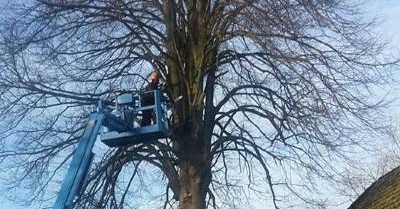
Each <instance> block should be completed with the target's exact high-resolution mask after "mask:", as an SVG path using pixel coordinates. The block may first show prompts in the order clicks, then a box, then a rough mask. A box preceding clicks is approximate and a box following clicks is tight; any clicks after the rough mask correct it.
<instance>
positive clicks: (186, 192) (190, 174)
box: [179, 137, 211, 209]
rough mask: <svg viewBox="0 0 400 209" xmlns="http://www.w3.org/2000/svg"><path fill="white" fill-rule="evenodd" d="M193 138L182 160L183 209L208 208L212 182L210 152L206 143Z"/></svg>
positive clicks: (185, 149)
mask: <svg viewBox="0 0 400 209" xmlns="http://www.w3.org/2000/svg"><path fill="white" fill-rule="evenodd" d="M196 138H197V137H196ZM196 138H194V139H193V138H192V139H191V140H188V139H186V140H188V141H186V142H187V143H186V145H187V146H183V147H182V148H183V149H181V151H182V152H184V154H183V156H182V158H181V159H180V168H181V170H180V179H179V181H180V194H179V205H180V207H181V208H182V209H203V208H206V195H207V189H208V186H209V184H210V180H211V166H210V165H209V163H208V160H207V159H208V157H207V156H208V154H209V150H208V148H207V146H204V145H205V143H204V141H201V140H200V139H196Z"/></svg>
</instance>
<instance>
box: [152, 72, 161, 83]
mask: <svg viewBox="0 0 400 209" xmlns="http://www.w3.org/2000/svg"><path fill="white" fill-rule="evenodd" d="M158 79H160V74H159V73H158V72H156V71H154V72H152V73H151V74H150V80H152V81H158Z"/></svg>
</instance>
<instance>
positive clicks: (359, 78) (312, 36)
mask: <svg viewBox="0 0 400 209" xmlns="http://www.w3.org/2000/svg"><path fill="white" fill-rule="evenodd" d="M10 8H12V9H11V11H12V12H11V14H10V15H9V16H8V17H7V18H6V19H4V20H3V23H2V31H3V32H2V39H1V40H2V42H1V59H2V60H1V61H2V62H1V68H0V73H1V74H0V100H1V103H0V117H1V122H0V124H1V127H2V129H1V132H0V134H1V139H0V140H1V143H2V144H3V145H4V146H2V148H1V150H0V151H1V154H0V159H1V162H2V166H3V167H4V168H8V169H5V171H6V172H7V173H10V172H12V174H13V175H15V179H14V180H15V182H14V183H15V184H14V185H13V186H19V187H21V186H22V185H25V186H26V185H27V186H28V187H29V188H30V189H31V190H32V192H33V193H32V194H35V195H33V196H31V197H32V199H30V200H31V201H33V200H37V198H41V197H43V194H44V193H43V192H44V191H48V189H49V188H51V186H49V185H51V184H52V182H54V180H55V179H57V176H58V175H60V174H59V173H62V172H61V171H62V170H63V168H64V167H65V166H66V165H65V164H66V163H65V162H66V161H67V159H69V158H70V156H71V152H72V150H73V147H74V145H75V144H76V142H77V140H78V139H79V135H80V133H81V130H82V128H83V127H84V125H85V124H84V123H85V119H86V117H87V116H88V114H89V113H90V111H91V109H92V108H93V105H95V104H96V101H97V100H98V99H99V98H102V99H106V100H110V99H112V92H113V91H114V90H116V89H121V88H129V89H139V88H141V86H142V85H143V84H144V83H145V78H146V75H147V74H148V73H149V72H150V70H151V69H156V70H158V71H160V72H161V74H162V75H163V78H164V79H165V82H166V93H167V94H168V97H169V98H170V100H171V101H174V100H175V99H177V98H178V97H180V96H183V99H182V100H179V102H177V103H175V104H172V109H171V111H172V117H171V120H170V123H171V127H172V129H171V135H170V137H169V138H168V139H161V140H158V141H153V142H149V143H144V144H140V145H136V146H130V147H121V148H117V149H110V150H108V151H106V152H105V154H104V156H101V159H100V160H98V161H97V162H96V165H95V166H94V169H93V170H92V171H91V173H90V177H89V179H88V183H87V184H86V185H85V193H84V194H82V196H81V199H80V201H79V202H78V203H77V204H78V205H77V206H76V207H77V208H134V207H135V205H136V206H137V204H136V203H135V202H132V200H134V199H135V198H139V199H140V198H143V197H141V195H143V194H147V192H148V193H150V194H151V193H152V192H151V191H150V190H147V191H146V189H145V188H146V187H147V188H149V186H150V185H148V183H149V182H150V181H149V179H147V180H146V178H148V177H149V174H156V175H155V176H157V174H158V175H159V176H161V177H162V179H158V180H160V185H162V186H164V187H165V188H164V189H162V192H161V194H163V196H162V197H157V198H155V199H159V200H161V201H162V202H161V203H160V206H159V207H164V208H174V207H178V206H179V207H180V208H183V209H199V208H243V207H250V206H248V204H249V202H251V199H253V198H255V197H258V199H259V200H268V201H269V202H270V204H271V205H272V206H273V207H275V208H284V207H290V204H289V203H288V202H289V201H287V199H288V198H290V199H292V200H298V201H301V202H304V203H306V204H309V207H315V208H318V207H322V205H323V202H320V201H318V200H316V199H314V198H312V197H310V196H307V195H306V193H307V192H305V191H307V190H308V191H313V190H314V189H315V188H318V186H316V185H315V179H316V178H321V179H330V180H332V181H335V180H337V179H338V178H336V175H339V174H340V173H339V172H338V170H337V167H336V165H335V164H334V163H332V162H348V161H349V160H350V159H349V157H350V156H349V154H348V153H349V151H350V150H351V149H352V148H353V147H354V146H359V145H360V144H361V145H363V146H366V144H365V143H363V141H360V140H359V139H360V134H359V133H364V131H372V130H373V129H376V128H379V127H380V126H379V125H378V124H377V122H376V119H377V115H378V113H379V112H377V111H376V110H377V109H376V108H377V107H378V105H377V104H378V103H377V100H374V99H372V97H371V92H372V90H371V88H373V86H375V85H378V84H380V83H381V82H383V79H382V78H383V77H384V74H385V71H384V70H385V69H386V68H385V67H390V66H391V64H390V63H388V62H385V61H383V58H384V57H383V54H382V50H383V48H382V47H383V44H382V43H381V42H380V41H379V40H378V39H377V38H376V37H374V36H373V34H371V32H370V28H371V27H372V26H373V24H372V22H368V21H366V22H363V21H364V18H363V14H362V13H361V12H360V11H359V10H358V9H359V7H358V6H357V5H355V4H353V3H351V2H349V1H343V0H325V1H310V0H309V1H304V0H294V1H289V0H277V1H266V0H186V1H183V0H173V1H172V0H108V1H104V0H70V1H62V0H36V1H34V0H32V1H20V2H16V3H13V4H12V5H10ZM10 161H12V162H13V163H12V164H11V163H9V162H10ZM149 165H150V166H149ZM57 174H58V175H57ZM156 179H157V178H156ZM163 182H164V183H163ZM247 191H250V192H251V194H250V193H248V192H247ZM156 193H157V192H156ZM150 194H149V195H150ZM246 198H248V199H246Z"/></svg>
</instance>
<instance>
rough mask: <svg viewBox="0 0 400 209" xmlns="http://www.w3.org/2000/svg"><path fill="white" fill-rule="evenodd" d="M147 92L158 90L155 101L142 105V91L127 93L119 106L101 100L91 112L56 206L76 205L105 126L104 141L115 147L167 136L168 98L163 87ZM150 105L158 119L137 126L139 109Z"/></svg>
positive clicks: (67, 208) (155, 92) (117, 103)
mask: <svg viewBox="0 0 400 209" xmlns="http://www.w3.org/2000/svg"><path fill="white" fill-rule="evenodd" d="M147 93H153V94H154V98H155V101H154V105H149V106H144V107H139V106H137V105H136V104H138V105H140V99H141V98H140V95H139V96H137V97H134V96H133V95H132V94H123V95H120V97H117V99H116V109H115V110H112V109H110V108H107V107H103V105H104V104H103V102H102V101H100V102H99V105H98V112H97V113H92V114H91V115H90V116H89V121H88V123H87V126H86V128H85V130H84V132H83V134H82V136H81V138H80V140H79V143H78V146H77V148H76V149H75V151H74V154H73V157H72V161H71V165H70V167H69V169H68V172H67V175H66V177H65V179H64V182H63V184H62V186H61V189H60V192H59V194H58V197H57V200H56V203H55V205H54V207H53V209H70V208H72V206H73V203H74V199H75V198H76V197H77V196H78V195H79V193H80V192H81V189H82V186H83V183H84V181H85V178H86V176H87V174H88V171H89V168H90V165H91V163H92V161H93V156H94V154H93V152H92V149H93V146H94V143H95V141H96V138H97V135H98V133H99V132H100V130H101V127H102V126H104V127H106V128H107V131H106V132H104V133H101V137H102V141H103V142H104V143H105V144H107V145H109V146H112V147H114V146H124V145H127V144H135V143H140V142H144V141H151V140H156V139H159V138H165V137H166V136H167V133H168V120H167V109H166V105H165V102H162V101H161V96H162V95H161V93H160V91H159V90H154V91H152V92H147ZM148 109H152V110H153V111H154V113H155V123H154V124H153V125H149V126H144V127H140V126H139V127H134V122H133V120H134V119H135V117H137V116H138V115H139V112H142V111H143V110H148ZM110 111H111V112H110ZM113 113H114V114H113Z"/></svg>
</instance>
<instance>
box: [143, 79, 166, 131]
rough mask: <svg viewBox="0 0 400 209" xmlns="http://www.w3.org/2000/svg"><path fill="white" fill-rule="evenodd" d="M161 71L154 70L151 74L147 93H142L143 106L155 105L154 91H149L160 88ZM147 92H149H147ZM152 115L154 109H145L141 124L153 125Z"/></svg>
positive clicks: (146, 89) (146, 88)
mask: <svg viewBox="0 0 400 209" xmlns="http://www.w3.org/2000/svg"><path fill="white" fill-rule="evenodd" d="M160 77H161V75H160V73H158V72H156V71H153V72H152V73H151V74H150V76H149V79H150V83H149V84H147V86H146V87H145V88H144V90H145V93H144V94H143V95H142V107H143V106H149V105H154V94H153V92H148V91H153V90H155V89H157V88H158V85H159V83H160ZM146 92H147V93H146ZM152 115H153V110H151V109H149V110H143V115H142V121H141V124H140V125H141V126H148V125H151V121H152Z"/></svg>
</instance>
